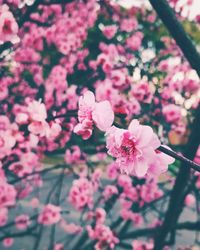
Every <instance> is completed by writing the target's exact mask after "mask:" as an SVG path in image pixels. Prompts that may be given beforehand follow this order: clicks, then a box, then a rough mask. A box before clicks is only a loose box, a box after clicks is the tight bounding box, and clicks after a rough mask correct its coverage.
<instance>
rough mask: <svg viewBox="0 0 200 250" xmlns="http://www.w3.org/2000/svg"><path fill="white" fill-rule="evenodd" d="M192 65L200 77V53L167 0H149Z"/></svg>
mask: <svg viewBox="0 0 200 250" xmlns="http://www.w3.org/2000/svg"><path fill="white" fill-rule="evenodd" d="M149 1H150V3H151V5H152V6H153V8H154V9H155V11H156V12H157V14H158V16H159V17H160V19H161V20H162V21H163V23H164V25H165V26H166V27H167V29H168V30H169V32H170V33H171V35H172V37H173V38H174V40H175V41H176V43H177V45H178V46H179V47H180V49H181V50H182V52H183V54H184V56H185V58H186V59H187V60H188V62H189V63H190V65H191V67H192V68H193V69H195V70H196V72H197V74H198V75H199V77H200V55H199V53H198V52H197V50H196V48H195V46H194V44H193V43H192V41H191V39H190V37H189V36H188V35H187V33H186V32H185V30H184V28H183V26H182V25H181V23H180V22H179V21H178V20H177V18H176V15H175V13H174V11H173V9H172V8H171V7H170V6H169V4H168V3H167V1H166V0H149Z"/></svg>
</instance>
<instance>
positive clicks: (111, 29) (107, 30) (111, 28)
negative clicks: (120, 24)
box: [102, 25, 117, 39]
mask: <svg viewBox="0 0 200 250" xmlns="http://www.w3.org/2000/svg"><path fill="white" fill-rule="evenodd" d="M102 32H103V34H104V36H105V37H106V38H107V39H112V38H113V36H114V35H115V34H116V32H117V26H116V25H108V26H105V27H103V30H102Z"/></svg>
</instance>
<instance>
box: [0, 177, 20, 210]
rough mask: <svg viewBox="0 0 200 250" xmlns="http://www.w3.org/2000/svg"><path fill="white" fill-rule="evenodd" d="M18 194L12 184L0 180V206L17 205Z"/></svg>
mask: <svg viewBox="0 0 200 250" xmlns="http://www.w3.org/2000/svg"><path fill="white" fill-rule="evenodd" d="M16 195H17V192H16V190H15V188H14V187H13V186H12V185H10V184H8V183H7V182H6V181H5V180H4V181H2V180H0V208H3V207H10V206H13V205H15V203H16Z"/></svg>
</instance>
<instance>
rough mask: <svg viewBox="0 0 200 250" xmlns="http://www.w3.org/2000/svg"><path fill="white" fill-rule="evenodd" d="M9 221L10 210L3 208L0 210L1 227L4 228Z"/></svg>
mask: <svg viewBox="0 0 200 250" xmlns="http://www.w3.org/2000/svg"><path fill="white" fill-rule="evenodd" d="M7 220H8V209H7V208H5V207H3V208H0V227H2V226H4V225H5V224H6V223H7Z"/></svg>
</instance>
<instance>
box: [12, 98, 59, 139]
mask: <svg viewBox="0 0 200 250" xmlns="http://www.w3.org/2000/svg"><path fill="white" fill-rule="evenodd" d="M46 119H47V111H46V107H45V105H44V103H41V101H35V100H33V101H30V100H29V102H28V107H27V110H25V111H24V112H21V113H19V114H18V115H17V118H16V121H17V123H19V124H26V123H28V124H29V125H28V130H29V131H30V132H31V133H32V134H34V135H38V136H41V137H43V136H45V137H47V138H48V140H54V139H55V138H56V137H57V136H58V135H59V134H60V132H61V126H60V124H59V123H58V122H57V121H51V122H49V123H48V122H47V121H46Z"/></svg>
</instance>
